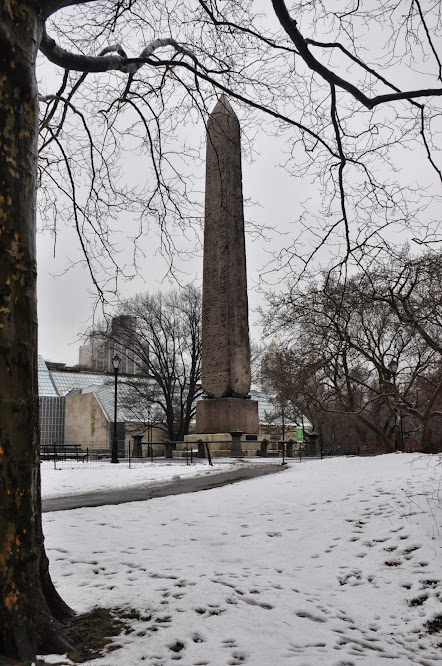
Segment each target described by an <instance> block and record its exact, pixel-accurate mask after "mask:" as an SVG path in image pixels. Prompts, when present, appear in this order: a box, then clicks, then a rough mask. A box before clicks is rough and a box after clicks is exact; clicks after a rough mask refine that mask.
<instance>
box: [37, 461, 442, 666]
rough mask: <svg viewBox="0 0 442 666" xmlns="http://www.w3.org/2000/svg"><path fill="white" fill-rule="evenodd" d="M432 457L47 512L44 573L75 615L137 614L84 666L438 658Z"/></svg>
mask: <svg viewBox="0 0 442 666" xmlns="http://www.w3.org/2000/svg"><path fill="white" fill-rule="evenodd" d="M436 462H437V459H436V458H431V457H428V456H426V457H419V456H417V455H411V454H396V455H395V454H392V455H386V456H379V457H376V458H335V459H328V460H327V459H326V460H322V461H312V462H306V463H302V464H299V463H295V462H293V463H290V464H289V466H288V467H289V468H288V470H287V471H284V472H282V473H280V474H275V475H271V476H266V477H260V478H257V479H253V480H250V481H245V482H240V483H237V484H234V485H228V486H225V487H222V488H215V489H213V490H209V491H204V492H199V493H194V494H188V495H180V496H173V497H165V498H161V499H152V500H149V501H147V502H136V503H132V504H124V505H119V506H104V507H97V508H88V509H77V510H73V511H66V512H60V513H46V514H44V517H43V518H44V528H45V534H46V547H47V552H48V555H49V558H50V562H51V573H52V577H53V579H54V582H55V584H56V587H57V589H58V590H59V592H60V593H61V595H62V597H63V598H64V599H65V600H66V601H67V602H68V603H69V604H70V605H71V606H72V607H73V608H75V609H76V610H77V611H79V612H83V611H86V610H90V609H91V608H92V607H93V606H95V605H100V606H106V607H111V608H122V609H135V610H136V611H138V612H139V614H140V616H139V619H136V620H130V623H131V626H132V628H133V632H132V633H129V634H124V635H121V636H119V637H117V638H115V639H114V644H116V645H118V646H120V647H119V648H118V649H116V650H114V651H111V652H109V653H107V654H105V655H104V656H103V657H102V658H100V659H98V660H95V661H94V662H93V664H95V665H96V666H117V665H118V666H121V665H124V666H138V665H144V664H145V665H146V666H171V665H172V664H175V663H177V664H178V663H179V664H180V666H226V665H235V664H247V665H248V666H281V665H282V666H285V665H286V664H287V666H290V665H293V666H317V665H319V664H327V665H330V666H359V665H361V664H363V665H364V666H379V664H386V665H388V666H408V665H410V664H419V665H421V666H436V665H437V666H439V665H440V664H441V663H442V650H441V649H440V646H441V645H442V635H441V633H440V631H439V633H428V628H429V625H428V624H427V623H428V622H429V621H430V622H431V621H432V620H433V621H434V620H435V618H437V617H439V618H440V617H441V616H442V604H441V601H442V581H441V578H442V575H441V574H442V567H441V565H442V557H441V555H442V551H441V545H442V543H441V538H442V524H441V523H442V508H441V504H442V484H441V473H442V466H437V465H436ZM118 473H119V474H120V472H118ZM174 473H177V472H176V471H175V472H174ZM72 474H73V473H72ZM45 476H46V474H45ZM82 478H85V477H83V476H82V475H80V474H79V475H77V476H75V479H76V480H75V485H76V487H77V488H78V489H79V488H80V485H81V483H82V481H81V479H82ZM46 481H47V479H46V480H45V483H46ZM138 482H139V481H138ZM117 483H118V484H121V479H118V481H117ZM47 492H48V490H47ZM50 492H51V493H52V492H53V490H50ZM430 626H431V625H430ZM433 626H434V625H433ZM438 646H439V647H438ZM54 661H58V662H59V663H64V664H66V663H71V662H69V661H68V660H67V659H64V660H60V659H59V660H54ZM88 663H91V664H92V662H88Z"/></svg>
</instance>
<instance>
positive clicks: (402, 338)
mask: <svg viewBox="0 0 442 666" xmlns="http://www.w3.org/2000/svg"><path fill="white" fill-rule="evenodd" d="M440 269H441V264H440V260H437V259H436V257H434V256H433V255H427V256H426V257H423V258H421V259H419V260H411V259H407V257H406V256H403V257H402V260H398V261H397V262H396V264H394V265H393V266H391V265H389V266H379V267H378V268H377V269H376V270H373V271H372V272H368V271H366V272H364V273H361V274H358V275H357V276H355V277H352V278H349V279H347V280H340V279H339V278H336V277H335V276H333V275H331V274H330V273H328V274H327V275H326V276H325V277H324V278H323V279H321V280H320V281H312V282H311V283H310V284H309V285H308V287H306V288H305V289H302V288H301V287H299V286H296V285H295V286H294V287H293V289H292V290H291V291H290V293H289V294H287V295H285V296H283V297H281V296H276V297H274V298H273V302H272V306H273V307H272V309H271V313H270V316H269V321H272V322H276V326H278V329H279V331H280V332H282V333H283V334H285V337H286V340H288V336H290V342H289V343H288V344H287V346H286V347H285V348H282V349H281V350H280V351H279V353H278V354H274V364H273V366H274V372H275V377H277V378H278V382H279V385H280V390H281V391H285V392H286V393H288V394H289V395H290V397H291V399H293V397H294V394H295V396H296V401H297V402H298V404H299V401H300V396H302V399H301V400H302V401H303V402H305V403H311V405H312V406H315V407H316V409H320V410H321V411H327V412H331V413H342V414H351V415H352V416H353V417H354V418H355V419H357V420H358V421H360V422H361V423H362V424H364V426H365V427H367V428H369V429H370V430H371V431H372V432H373V433H374V434H375V435H376V437H377V439H378V440H379V441H380V442H382V443H383V445H384V446H385V447H387V449H388V448H391V447H392V446H393V443H395V445H396V447H399V446H400V440H401V438H400V433H399V427H400V424H399V419H400V416H403V415H407V416H408V417H409V418H410V419H411V420H413V421H414V422H417V423H418V426H419V430H420V439H421V444H422V447H423V449H424V450H431V427H430V424H431V420H432V419H434V418H435V417H438V416H440V415H441V412H440V406H441V400H440V398H441V391H442V373H441V367H442V366H441V360H442V359H441V354H440V343H441V336H442V329H441V327H440V312H441V301H440V292H438V291H436V292H435V291H434V287H435V285H436V284H437V283H440V279H441V277H442V273H441V270H440ZM423 387H425V390H423ZM306 409H308V407H307V405H306Z"/></svg>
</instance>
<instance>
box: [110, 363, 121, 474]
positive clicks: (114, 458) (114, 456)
mask: <svg viewBox="0 0 442 666" xmlns="http://www.w3.org/2000/svg"><path fill="white" fill-rule="evenodd" d="M120 363H121V358H120V357H119V356H118V354H115V356H114V357H113V358H112V367H113V369H114V374H115V394H114V398H115V400H114V434H113V438H112V458H111V462H113V463H118V462H120V461H119V460H118V439H117V400H118V370H119V369H120Z"/></svg>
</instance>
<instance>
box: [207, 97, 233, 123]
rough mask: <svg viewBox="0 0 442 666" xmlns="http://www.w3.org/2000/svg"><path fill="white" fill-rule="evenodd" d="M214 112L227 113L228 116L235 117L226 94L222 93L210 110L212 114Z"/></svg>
mask: <svg viewBox="0 0 442 666" xmlns="http://www.w3.org/2000/svg"><path fill="white" fill-rule="evenodd" d="M215 113H228V114H229V115H230V116H233V117H234V118H236V113H235V111H234V110H233V109H232V107H231V105H230V102H229V100H228V99H227V97H226V95H225V94H224V93H222V94H221V95H220V97H219V99H218V101H217V103H216V106H215V108H214V109H213V111H212V115H213V114H215Z"/></svg>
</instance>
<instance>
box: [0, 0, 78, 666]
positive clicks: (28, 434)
mask: <svg viewBox="0 0 442 666" xmlns="http://www.w3.org/2000/svg"><path fill="white" fill-rule="evenodd" d="M41 30H42V21H41V17H40V15H39V8H38V4H37V2H33V1H32V0H25V1H23V0H17V1H16V2H2V3H0V54H1V55H0V137H1V139H0V500H1V506H0V509H1V510H0V654H2V655H6V656H11V657H14V658H19V659H24V658H33V657H34V656H35V654H36V652H45V651H51V652H52V651H54V652H55V651H57V652H59V651H66V650H67V649H69V647H70V646H69V644H68V643H67V642H66V641H65V639H64V638H63V636H62V633H61V624H60V621H63V620H64V619H66V617H67V616H69V615H70V614H72V611H70V609H69V608H68V607H67V606H66V605H65V604H64V602H63V601H62V600H61V599H60V597H59V596H58V594H57V592H56V591H55V589H54V587H53V585H52V583H51V580H50V577H49V571H48V561H47V558H46V555H45V552H44V547H43V534H42V529H41V499H40V472H39V428H38V389H37V313H36V257H35V190H36V174H37V124H38V96H37V86H36V80H35V62H36V56H37V50H38V45H39V40H40V37H41Z"/></svg>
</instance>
